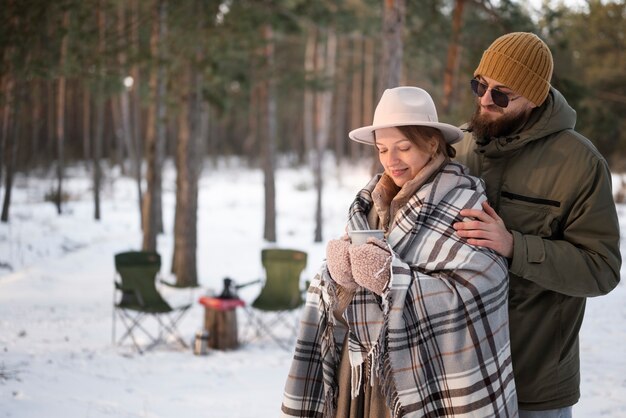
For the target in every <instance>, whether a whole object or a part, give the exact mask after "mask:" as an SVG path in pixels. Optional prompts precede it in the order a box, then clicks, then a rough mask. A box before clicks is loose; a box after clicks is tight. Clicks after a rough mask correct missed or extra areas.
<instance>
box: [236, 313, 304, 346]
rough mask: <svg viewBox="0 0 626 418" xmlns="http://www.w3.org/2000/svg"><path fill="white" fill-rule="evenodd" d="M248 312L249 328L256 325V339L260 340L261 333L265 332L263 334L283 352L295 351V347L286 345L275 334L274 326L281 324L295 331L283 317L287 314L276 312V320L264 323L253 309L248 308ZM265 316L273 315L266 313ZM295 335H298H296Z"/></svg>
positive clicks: (272, 319)
mask: <svg viewBox="0 0 626 418" xmlns="http://www.w3.org/2000/svg"><path fill="white" fill-rule="evenodd" d="M246 312H247V313H248V318H249V321H248V326H249V325H255V327H254V328H255V331H256V338H259V337H260V336H261V331H263V333H265V334H267V335H268V336H269V337H270V338H271V339H272V340H273V341H274V342H275V343H276V344H277V345H278V346H279V347H280V348H282V349H283V350H286V351H291V350H292V349H293V347H292V346H291V345H290V344H287V343H285V341H284V340H283V339H281V338H279V337H277V336H276V334H275V333H274V330H273V328H274V325H276V324H278V323H281V324H284V325H286V326H287V328H289V329H290V330H291V331H294V328H293V326H292V325H291V324H289V323H288V322H287V321H286V320H285V318H283V317H282V315H283V314H284V313H285V312H276V313H273V314H274V315H275V317H274V318H271V319H270V320H267V321H264V320H263V319H261V318H260V317H259V315H257V314H256V313H255V312H254V309H253V308H248V309H246ZM263 315H272V314H271V313H264V314H263ZM294 335H296V334H295V333H294ZM253 340H254V339H251V340H250V341H253Z"/></svg>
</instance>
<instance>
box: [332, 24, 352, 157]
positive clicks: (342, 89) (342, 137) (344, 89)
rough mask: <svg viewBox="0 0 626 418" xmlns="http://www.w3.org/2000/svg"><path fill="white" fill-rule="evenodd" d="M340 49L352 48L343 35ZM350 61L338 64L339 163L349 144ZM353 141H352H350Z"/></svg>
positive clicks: (335, 131)
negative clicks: (348, 76) (348, 77)
mask: <svg viewBox="0 0 626 418" xmlns="http://www.w3.org/2000/svg"><path fill="white" fill-rule="evenodd" d="M338 42H339V45H338V48H339V51H348V50H349V49H348V48H350V45H349V40H348V39H347V38H346V37H345V36H343V37H340V38H339V41H338ZM345 55H347V54H340V55H339V56H338V57H337V58H338V59H341V58H342V57H345ZM348 66H349V62H348V61H347V60H346V59H345V58H344V59H343V60H341V61H340V62H339V64H338V65H337V67H338V71H337V80H336V87H335V92H336V94H335V111H334V112H332V114H333V115H334V119H335V125H334V135H333V137H334V140H335V143H334V145H335V148H334V149H335V158H336V162H337V165H339V164H340V163H341V161H342V160H343V159H344V158H345V151H346V148H347V145H348V142H347V141H346V138H347V131H348V129H347V127H346V126H347V123H346V122H347V121H346V116H347V113H348V112H347V110H348V97H349V89H348V79H347V74H348V68H347V67H348ZM350 142H352V141H350Z"/></svg>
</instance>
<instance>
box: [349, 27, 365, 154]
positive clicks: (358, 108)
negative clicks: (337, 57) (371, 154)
mask: <svg viewBox="0 0 626 418" xmlns="http://www.w3.org/2000/svg"><path fill="white" fill-rule="evenodd" d="M363 46H364V41H363V36H362V35H361V34H360V33H358V34H356V35H355V36H354V47H353V48H352V51H353V59H352V97H351V99H350V102H351V105H350V116H351V117H350V129H351V130H352V129H356V128H358V127H359V126H363V110H362V109H363V71H364V69H363ZM362 148H363V147H362V146H360V145H359V144H357V143H356V142H355V141H350V154H351V156H352V157H353V158H354V157H356V156H357V155H359V154H360V153H361V152H362Z"/></svg>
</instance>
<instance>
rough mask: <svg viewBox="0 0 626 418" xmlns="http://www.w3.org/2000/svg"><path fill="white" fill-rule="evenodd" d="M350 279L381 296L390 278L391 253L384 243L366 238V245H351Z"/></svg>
mask: <svg viewBox="0 0 626 418" xmlns="http://www.w3.org/2000/svg"><path fill="white" fill-rule="evenodd" d="M348 252H349V253H350V265H351V266H352V277H354V281H356V282H357V283H358V284H359V285H361V286H363V287H365V288H367V289H369V290H371V291H372V292H374V293H376V294H377V295H381V294H382V293H383V291H384V290H385V288H386V287H387V284H388V283H389V278H390V277H391V273H390V265H391V253H390V252H389V249H388V247H387V244H386V243H385V242H384V241H381V240H379V239H376V238H368V239H367V243H366V244H362V245H351V246H350V248H349V249H348Z"/></svg>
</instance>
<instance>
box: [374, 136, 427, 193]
mask: <svg viewBox="0 0 626 418" xmlns="http://www.w3.org/2000/svg"><path fill="white" fill-rule="evenodd" d="M375 135H376V148H377V149H378V158H379V160H380V163H381V164H382V165H383V167H384V168H385V173H386V174H387V175H388V176H389V177H391V179H392V180H393V182H394V183H395V184H396V186H398V187H402V186H404V184H405V183H406V182H407V181H409V180H412V179H413V178H414V177H415V176H416V175H417V173H418V172H419V171H420V170H421V169H422V168H424V166H425V165H426V164H427V163H428V161H429V160H430V158H431V156H432V155H433V154H434V153H435V149H436V146H437V144H436V143H435V141H428V142H426V144H425V145H426V146H425V147H424V148H426V149H428V150H430V151H427V150H422V149H421V148H419V147H418V146H417V145H415V144H414V143H413V142H411V141H410V140H409V139H408V138H406V137H405V136H404V135H403V134H402V133H401V132H400V131H399V130H398V129H397V128H382V129H377V130H376V131H375Z"/></svg>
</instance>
